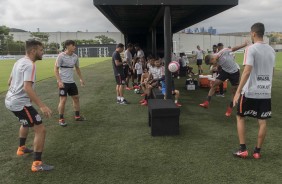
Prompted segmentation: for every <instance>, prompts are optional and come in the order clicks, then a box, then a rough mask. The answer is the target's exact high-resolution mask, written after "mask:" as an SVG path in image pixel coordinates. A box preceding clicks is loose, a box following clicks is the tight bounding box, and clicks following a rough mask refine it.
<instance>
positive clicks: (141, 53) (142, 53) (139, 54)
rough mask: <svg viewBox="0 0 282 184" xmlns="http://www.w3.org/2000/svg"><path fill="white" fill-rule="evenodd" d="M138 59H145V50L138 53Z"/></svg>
mask: <svg viewBox="0 0 282 184" xmlns="http://www.w3.org/2000/svg"><path fill="white" fill-rule="evenodd" d="M137 57H139V58H142V57H145V54H144V52H143V50H141V49H140V50H138V51H137Z"/></svg>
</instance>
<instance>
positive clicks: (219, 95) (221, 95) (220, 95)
mask: <svg viewBox="0 0 282 184" xmlns="http://www.w3.org/2000/svg"><path fill="white" fill-rule="evenodd" d="M215 96H217V97H225V95H224V94H220V93H219V94H216V95H215Z"/></svg>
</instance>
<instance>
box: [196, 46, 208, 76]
mask: <svg viewBox="0 0 282 184" xmlns="http://www.w3.org/2000/svg"><path fill="white" fill-rule="evenodd" d="M194 53H195V54H196V58H197V65H198V72H199V75H200V74H201V73H203V68H202V63H203V58H204V55H205V51H203V50H202V49H201V48H200V46H199V45H197V50H195V51H194Z"/></svg>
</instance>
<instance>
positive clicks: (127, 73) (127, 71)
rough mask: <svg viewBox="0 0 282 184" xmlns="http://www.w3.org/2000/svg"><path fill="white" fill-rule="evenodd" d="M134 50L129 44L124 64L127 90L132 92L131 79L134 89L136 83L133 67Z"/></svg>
mask: <svg viewBox="0 0 282 184" xmlns="http://www.w3.org/2000/svg"><path fill="white" fill-rule="evenodd" d="M132 50H133V44H131V43H129V44H127V49H126V50H125V52H124V62H125V63H126V64H125V65H124V70H125V71H124V74H125V76H126V88H125V89H126V90H131V88H130V87H129V79H130V78H131V80H132V87H133V83H134V74H133V66H132V64H133V63H132V54H131V52H132Z"/></svg>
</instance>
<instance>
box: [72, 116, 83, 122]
mask: <svg viewBox="0 0 282 184" xmlns="http://www.w3.org/2000/svg"><path fill="white" fill-rule="evenodd" d="M74 119H75V121H85V120H86V118H85V117H84V116H75V117H74Z"/></svg>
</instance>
